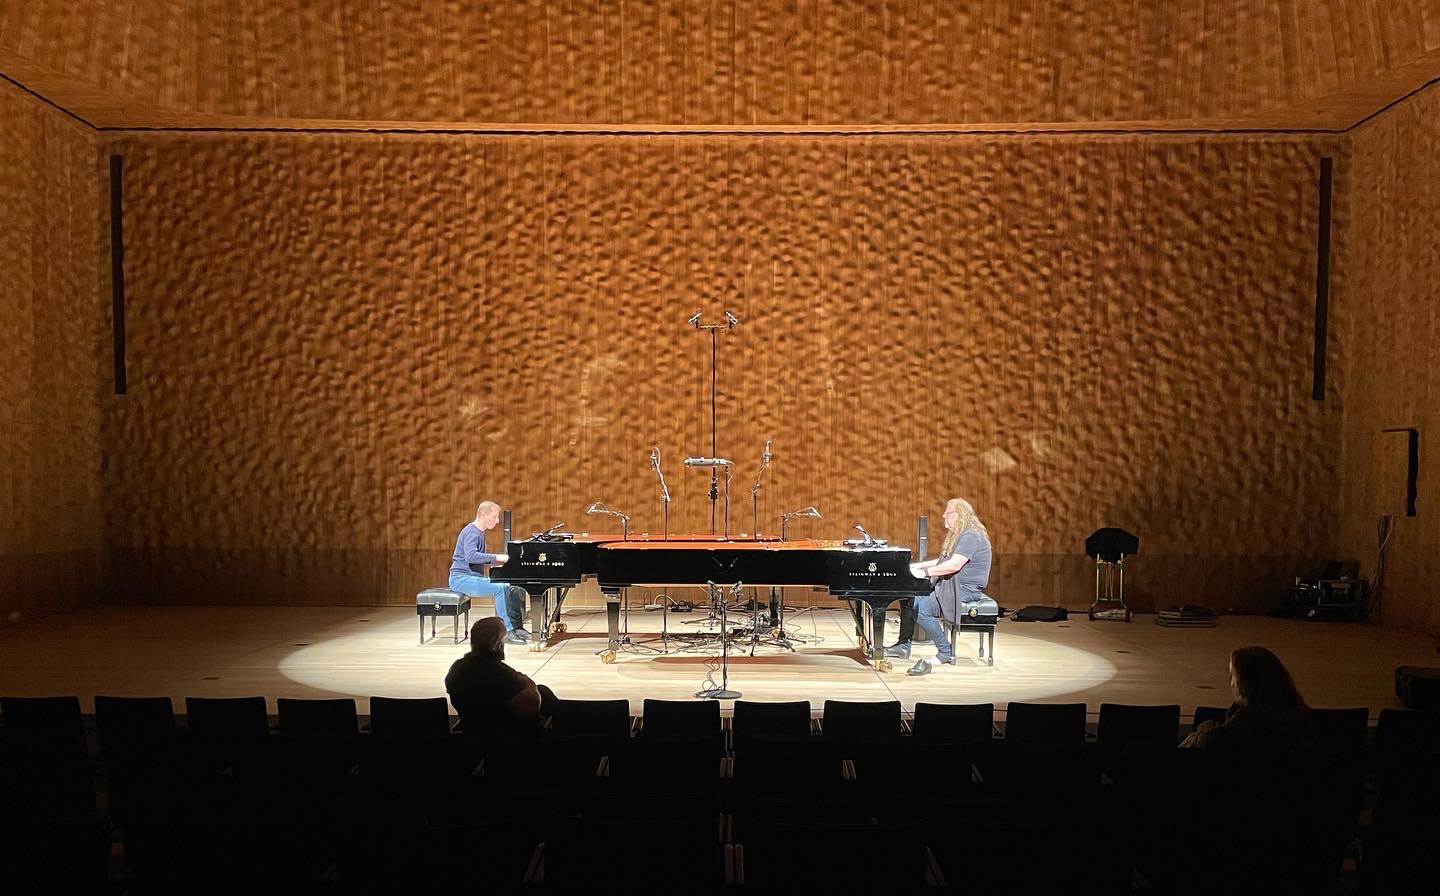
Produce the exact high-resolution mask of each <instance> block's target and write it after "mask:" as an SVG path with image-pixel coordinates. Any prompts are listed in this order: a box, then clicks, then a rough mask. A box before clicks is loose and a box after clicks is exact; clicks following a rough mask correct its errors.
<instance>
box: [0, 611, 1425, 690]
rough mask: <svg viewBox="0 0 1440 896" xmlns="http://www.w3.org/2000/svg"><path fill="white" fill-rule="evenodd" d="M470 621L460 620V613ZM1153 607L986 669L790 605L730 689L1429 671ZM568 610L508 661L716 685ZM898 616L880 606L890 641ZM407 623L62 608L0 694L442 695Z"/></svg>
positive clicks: (14, 633) (700, 663)
mask: <svg viewBox="0 0 1440 896" xmlns="http://www.w3.org/2000/svg"><path fill="white" fill-rule="evenodd" d="M477 618H479V616H478V615H475V614H472V616H471V621H472V622H473V621H474V620H475V619H477ZM703 618H704V614H703V613H698V612H697V613H691V614H670V615H669V619H668V629H669V631H671V632H682V633H690V632H695V631H697V630H700V629H701V628H703V626H702V625H700V624H699V622H698V621H699V620H703ZM1154 619H1155V617H1154V616H1151V615H1144V614H1142V615H1137V616H1136V617H1135V621H1134V622H1132V623H1129V624H1126V623H1123V622H1115V621H1095V622H1090V621H1088V620H1087V619H1086V618H1085V616H1084V614H1083V612H1082V613H1080V614H1079V615H1078V616H1077V615H1074V614H1072V616H1071V619H1070V621H1069V622H1066V623H1017V622H1013V621H1010V620H1001V622H1000V625H999V628H998V630H997V634H996V638H995V647H996V653H997V658H996V661H995V665H994V666H993V667H991V666H986V665H984V663H983V662H982V661H981V660H979V659H978V658H976V657H975V638H974V637H973V636H968V635H967V636H966V637H965V638H963V639H962V641H961V645H960V651H959V653H960V661H959V663H958V665H957V666H954V667H940V668H938V669H937V670H936V671H935V672H934V673H933V674H931V675H929V676H925V677H909V676H907V675H905V674H904V672H905V669H906V668H908V666H909V665H910V663H908V662H904V661H898V660H897V661H896V668H895V670H894V671H893V672H890V673H888V674H887V673H881V672H878V671H876V670H875V669H873V668H871V667H870V666H869V665H867V664H865V663H862V662H861V661H860V654H859V651H858V649H857V648H856V644H855V638H854V626H853V624H852V621H851V618H850V616H849V613H848V611H846V610H843V609H829V608H826V609H817V610H801V611H798V612H794V613H790V614H787V619H786V623H787V625H786V628H787V630H788V631H789V632H791V633H793V634H795V635H797V636H798V637H800V638H803V639H804V642H803V643H801V644H799V645H798V649H797V650H796V652H794V653H790V652H788V651H785V650H783V649H781V648H779V647H774V646H765V645H761V646H759V647H758V648H757V649H756V650H755V654H754V656H753V657H752V656H750V655H749V654H750V651H749V645H748V643H744V644H736V645H735V646H734V647H732V651H731V656H730V661H729V686H730V688H731V689H733V690H737V691H739V692H740V693H741V695H742V699H745V700H809V701H810V702H811V705H812V707H813V708H814V710H815V711H816V712H817V714H818V712H819V710H820V709H821V707H822V705H823V703H824V701H825V700H827V699H839V700H892V699H898V700H900V701H901V702H902V704H903V706H904V709H905V710H906V711H907V712H909V711H911V710H912V709H913V708H914V705H915V703H916V702H922V701H923V702H945V703H975V702H993V703H995V705H996V708H997V713H998V712H999V711H1001V710H1003V707H1004V704H1006V703H1008V702H1009V701H1011V700H1024V701H1041V702H1057V703H1058V702H1081V701H1083V702H1085V703H1086V704H1088V707H1089V711H1090V713H1091V714H1092V716H1093V715H1094V714H1095V713H1097V712H1098V710H1099V706H1100V704H1101V703H1102V702H1115V703H1133V704H1152V703H1179V704H1180V706H1181V709H1182V712H1183V713H1185V714H1186V715H1189V714H1190V713H1191V712H1193V710H1194V707H1195V706H1197V705H1211V706H1224V705H1227V704H1228V703H1229V701H1230V691H1229V674H1228V671H1227V659H1228V656H1229V652H1230V650H1231V649H1232V648H1234V647H1238V646H1241V645H1245V644H1262V645H1265V646H1267V647H1269V648H1271V649H1272V650H1274V651H1276V653H1278V654H1279V655H1280V657H1281V658H1282V659H1283V660H1284V661H1285V662H1286V664H1287V665H1288V666H1289V667H1290V669H1291V671H1292V672H1293V674H1294V675H1295V678H1296V682H1297V683H1298V685H1299V686H1300V689H1301V691H1302V692H1303V693H1304V694H1305V696H1306V698H1307V699H1308V700H1309V701H1310V703H1311V704H1312V705H1314V706H1330V707H1342V706H1366V707H1368V708H1369V709H1370V710H1371V713H1372V716H1373V715H1375V714H1378V713H1379V711H1380V710H1381V709H1383V708H1385V707H1392V706H1399V705H1400V703H1399V702H1398V700H1397V699H1396V697H1395V695H1394V691H1393V681H1394V678H1393V673H1394V669H1395V667H1396V666H1397V665H1401V664H1413V665H1431V666H1434V665H1440V657H1437V655H1436V644H1435V642H1434V640H1433V639H1432V638H1431V637H1430V636H1428V635H1425V634H1423V633H1420V632H1414V631H1407V630H1401V629H1389V628H1382V627H1379V626H1373V625H1366V624H1355V623H1334V622H1305V621H1300V620H1290V619H1278V618H1270V617H1263V616H1224V617H1221V618H1220V620H1219V623H1218V625H1216V626H1215V627H1214V628H1165V627H1161V626H1158V625H1156V624H1154ZM564 621H565V623H566V624H567V626H568V628H569V631H568V632H567V633H565V634H563V635H560V636H558V637H557V638H555V639H554V640H552V642H551V644H550V647H549V649H548V650H547V651H545V652H544V653H534V652H531V651H529V650H528V649H526V648H523V647H513V646H512V647H510V648H509V649H508V656H507V660H508V661H509V662H510V663H511V665H513V666H515V667H516V668H518V669H520V670H521V671H523V672H525V673H527V674H529V675H531V676H532V677H534V678H535V679H536V680H537V681H539V682H541V683H543V684H547V685H549V686H550V687H552V688H554V689H555V691H556V693H558V694H559V695H561V696H563V697H574V698H583V699H602V698H605V699H608V698H621V697H623V698H626V699H628V700H629V701H630V703H631V711H632V713H634V714H636V715H638V714H640V712H641V704H642V701H643V700H644V699H645V698H647V697H650V698H660V699H672V700H675V699H689V698H691V697H692V696H693V694H694V693H695V692H696V691H698V690H700V689H701V688H702V687H703V686H704V685H705V682H706V676H707V671H709V669H710V668H711V667H714V668H715V671H714V673H713V677H714V679H715V680H716V681H717V682H718V680H719V674H720V673H719V670H718V667H717V666H715V663H716V655H715V652H714V651H704V652H701V651H682V652H671V653H668V654H656V653H649V652H643V651H630V650H622V651H621V652H620V653H619V656H618V658H617V660H616V662H615V663H613V664H609V665H607V664H604V663H602V662H601V661H600V660H599V659H598V658H597V657H596V655H595V653H596V651H598V650H600V649H602V648H604V647H605V643H606V642H605V616H604V611H603V610H597V609H591V608H578V609H575V610H567V612H566V614H565V616H564ZM692 622H694V623H695V624H691V623H692ZM896 622H897V616H896V614H895V613H894V612H893V611H892V613H891V616H890V637H891V638H892V639H893V637H894V631H895V627H896ZM660 623H661V617H660V614H659V613H657V612H648V613H647V612H643V611H641V612H636V611H634V610H632V612H631V618H630V631H631V637H632V639H633V640H635V641H640V640H643V639H647V638H651V637H655V636H657V635H658V633H659V631H660ZM419 629H420V625H419V622H418V620H417V618H416V616H415V615H414V611H413V610H410V609H408V608H397V607H384V608H380V607H375V608H361V607H322V608H300V607H123V608H121V607H116V608H102V609H95V610H84V611H77V612H72V613H65V614H57V615H53V616H48V617H45V618H43V619H38V620H35V621H32V622H27V623H24V624H21V625H15V626H11V627H8V628H5V629H3V630H0V693H4V694H6V695H24V696H40V695H49V694H78V695H79V696H80V698H81V700H82V703H83V705H84V709H85V711H86V712H91V711H93V697H94V696H95V695H96V694H114V695H132V696H140V695H166V694H168V695H170V696H171V697H172V698H174V700H175V702H176V709H177V711H179V712H183V711H184V702H183V701H184V698H185V697H187V696H207V697H209V696H244V695H253V694H263V695H265V696H266V697H268V698H270V699H271V700H272V701H273V699H274V698H276V697H327V696H335V695H339V696H353V697H355V698H356V699H357V702H358V704H359V709H360V712H361V713H362V714H365V713H367V712H368V708H369V703H368V698H369V697H371V696H372V695H387V696H398V697H427V696H435V695H439V694H443V693H444V685H443V679H444V676H445V672H446V670H447V669H448V668H449V666H450V663H451V662H452V661H453V660H454V659H455V658H456V657H458V656H460V655H461V654H463V653H464V652H465V651H467V650H468V649H469V645H468V643H466V642H462V643H460V644H455V643H454V642H453V641H452V640H451V632H450V629H451V626H450V624H449V620H448V619H442V620H440V622H439V624H438V626H437V630H438V632H439V636H438V637H437V638H435V639H434V640H427V642H426V643H425V644H424V645H423V646H422V645H420V644H419V643H418V641H419ZM427 636H428V626H427ZM651 646H657V647H658V646H659V645H658V644H656V645H651ZM932 654H933V648H931V647H930V645H928V644H917V645H916V648H915V651H914V654H913V656H914V657H922V656H930V655H932ZM707 658H709V660H710V664H711V665H710V666H707ZM912 661H913V660H912ZM730 708H731V703H730V702H729V701H726V702H725V703H723V704H722V710H723V711H724V712H725V713H726V714H728V712H729V710H730ZM271 710H272V711H273V710H274V705H273V702H272V704H271Z"/></svg>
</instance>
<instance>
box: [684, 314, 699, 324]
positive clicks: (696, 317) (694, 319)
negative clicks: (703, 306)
mask: <svg viewBox="0 0 1440 896" xmlns="http://www.w3.org/2000/svg"><path fill="white" fill-rule="evenodd" d="M685 323H687V324H689V325H690V326H692V327H698V326H700V312H699V311H696V312H695V316H694V317H692V318H690V319H689V320H687V321H685Z"/></svg>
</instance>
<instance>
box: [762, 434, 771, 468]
mask: <svg viewBox="0 0 1440 896" xmlns="http://www.w3.org/2000/svg"><path fill="white" fill-rule="evenodd" d="M762 456H763V458H764V460H765V466H767V467H768V466H770V440H769V439H766V440H765V454H764V455H762Z"/></svg>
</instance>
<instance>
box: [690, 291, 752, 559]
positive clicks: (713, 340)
mask: <svg viewBox="0 0 1440 896" xmlns="http://www.w3.org/2000/svg"><path fill="white" fill-rule="evenodd" d="M686 323H688V324H690V326H692V327H694V328H695V329H697V330H709V331H710V456H711V457H714V456H715V451H716V448H715V378H716V369H717V361H718V357H719V354H718V352H719V343H718V342H717V337H716V332H717V331H718V330H721V329H725V330H728V329H730V328H732V327H734V326H735V325H736V324H738V323H740V318H738V317H736V316H735V315H733V314H731V313H730V312H729V311H726V312H725V323H723V324H702V323H701V322H700V312H699V311H696V312H695V314H694V315H693V316H692V317H691V318H690V319H689V320H688V321H686ZM719 497H720V471H719V470H716V469H715V468H714V467H711V468H710V534H711V535H714V534H715V501H716V499H717V498H719ZM725 537H726V538H729V537H730V469H729V468H728V467H727V468H726V469H725Z"/></svg>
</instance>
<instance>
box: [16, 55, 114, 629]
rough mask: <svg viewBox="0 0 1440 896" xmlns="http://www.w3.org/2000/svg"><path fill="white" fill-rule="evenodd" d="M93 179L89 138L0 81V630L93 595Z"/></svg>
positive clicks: (99, 541) (97, 321)
mask: <svg viewBox="0 0 1440 896" xmlns="http://www.w3.org/2000/svg"><path fill="white" fill-rule="evenodd" d="M99 174H100V172H99V168H98V160H97V156H96V140H95V133H94V131H93V130H91V129H90V128H88V127H84V126H83V125H79V124H77V123H76V122H75V121H74V120H73V119H71V118H70V117H69V116H67V115H65V114H64V113H62V112H59V111H57V110H55V109H54V108H52V107H50V106H48V105H46V104H45V103H43V102H41V101H39V100H37V99H35V98H34V97H32V96H29V95H27V94H25V93H23V92H22V91H20V90H17V89H16V88H15V87H13V86H12V85H10V84H3V83H0V334H4V335H3V345H4V350H3V351H0V625H5V624H9V623H13V622H18V621H21V620H24V619H27V618H30V617H33V616H37V615H43V614H45V613H51V612H57V611H60V610H67V609H72V608H74V607H77V606H83V605H86V604H90V603H93V602H95V601H96V600H97V599H98V597H99V594H100V585H101V580H102V575H103V569H104V561H105V550H104V531H103V527H102V525H101V517H102V512H101V502H100V465H101V462H100V454H101V451H100V403H99V400H98V391H99V389H100V388H101V383H100V379H101V371H102V369H107V366H108V365H109V363H110V354H109V346H108V345H105V344H103V343H102V342H101V334H102V323H103V321H104V309H105V307H106V306H104V305H102V304H100V299H99V296H100V295H101V294H102V279H101V268H100V264H99V262H100V248H101V247H100V241H99V237H100V233H99V226H100V220H101V219H100V201H101V192H100V191H101V183H100V177H99Z"/></svg>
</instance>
